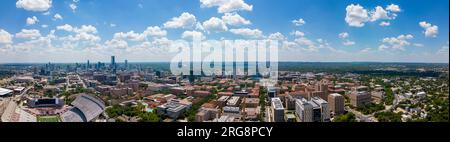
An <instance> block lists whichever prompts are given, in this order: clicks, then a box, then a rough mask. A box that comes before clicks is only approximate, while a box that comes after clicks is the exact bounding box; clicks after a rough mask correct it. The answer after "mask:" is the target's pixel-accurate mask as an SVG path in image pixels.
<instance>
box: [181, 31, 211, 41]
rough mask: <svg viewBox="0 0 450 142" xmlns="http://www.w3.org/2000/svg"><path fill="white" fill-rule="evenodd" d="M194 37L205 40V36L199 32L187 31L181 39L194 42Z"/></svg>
mask: <svg viewBox="0 0 450 142" xmlns="http://www.w3.org/2000/svg"><path fill="white" fill-rule="evenodd" d="M194 36H197V37H199V38H201V39H205V36H203V33H202V32H199V31H185V32H183V34H182V35H181V38H183V39H190V40H192V39H193V38H194Z"/></svg>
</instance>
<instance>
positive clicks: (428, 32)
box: [419, 21, 439, 37]
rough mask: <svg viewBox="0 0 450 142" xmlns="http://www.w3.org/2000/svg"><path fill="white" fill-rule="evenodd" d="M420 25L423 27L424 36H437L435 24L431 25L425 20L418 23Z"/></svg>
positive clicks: (437, 29) (437, 31) (437, 30)
mask: <svg viewBox="0 0 450 142" xmlns="http://www.w3.org/2000/svg"><path fill="white" fill-rule="evenodd" d="M419 25H420V27H422V28H423V29H425V31H424V32H423V33H424V34H425V37H437V34H438V33H439V27H438V26H436V25H431V24H430V23H427V22H425V21H423V22H420V23H419Z"/></svg>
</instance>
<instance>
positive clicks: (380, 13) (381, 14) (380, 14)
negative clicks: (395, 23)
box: [370, 6, 391, 22]
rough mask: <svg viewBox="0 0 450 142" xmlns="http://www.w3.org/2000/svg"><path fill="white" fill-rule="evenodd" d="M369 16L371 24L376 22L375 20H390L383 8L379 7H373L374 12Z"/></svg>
mask: <svg viewBox="0 0 450 142" xmlns="http://www.w3.org/2000/svg"><path fill="white" fill-rule="evenodd" d="M370 14H371V19H370V21H371V22H374V21H377V20H380V19H382V20H385V19H391V18H390V17H389V16H388V12H387V11H386V10H384V9H383V7H381V6H377V7H375V11H372V12H370Z"/></svg>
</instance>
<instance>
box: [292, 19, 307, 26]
mask: <svg viewBox="0 0 450 142" xmlns="http://www.w3.org/2000/svg"><path fill="white" fill-rule="evenodd" d="M292 23H293V24H294V25H295V26H303V25H305V24H306V22H305V20H303V19H298V20H293V21H292Z"/></svg>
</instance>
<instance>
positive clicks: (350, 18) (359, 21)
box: [345, 4, 370, 27]
mask: <svg viewBox="0 0 450 142" xmlns="http://www.w3.org/2000/svg"><path fill="white" fill-rule="evenodd" d="M346 11H347V14H346V16H345V21H346V22H347V23H348V25H349V26H352V27H363V26H364V23H365V22H367V21H369V19H370V18H369V14H368V12H367V10H366V9H364V7H362V6H361V5H359V4H358V5H354V4H351V5H348V6H347V8H346Z"/></svg>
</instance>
